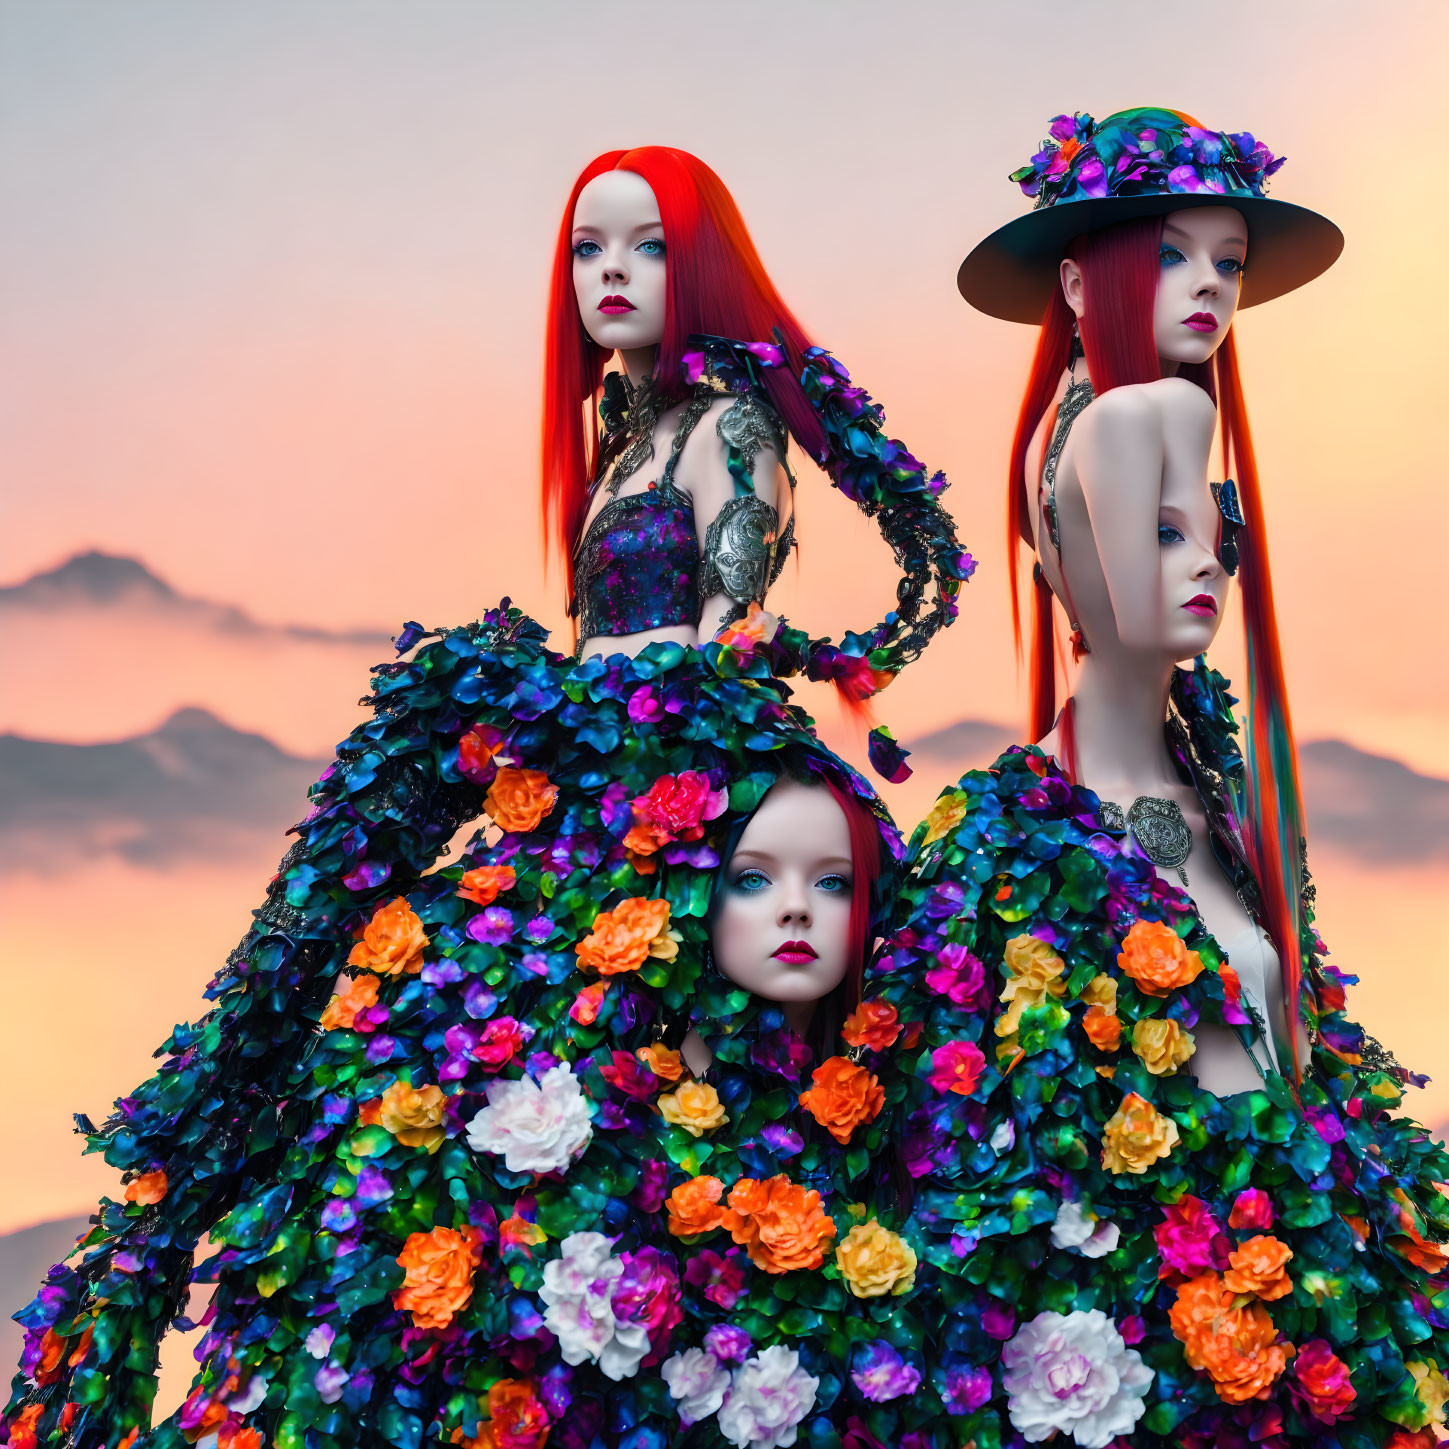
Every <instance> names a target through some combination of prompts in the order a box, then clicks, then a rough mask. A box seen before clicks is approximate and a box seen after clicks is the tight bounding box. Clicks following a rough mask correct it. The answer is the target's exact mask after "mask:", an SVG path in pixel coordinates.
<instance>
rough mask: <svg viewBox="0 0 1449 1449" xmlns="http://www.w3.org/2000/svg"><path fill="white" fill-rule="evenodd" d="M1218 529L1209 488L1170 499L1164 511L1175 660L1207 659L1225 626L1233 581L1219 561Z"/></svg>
mask: <svg viewBox="0 0 1449 1449" xmlns="http://www.w3.org/2000/svg"><path fill="white" fill-rule="evenodd" d="M1218 524H1219V514H1218V508H1217V504H1216V502H1215V501H1214V500H1213V496H1212V494H1211V493H1210V492H1209V491H1208V487H1207V484H1206V483H1201V484H1199V485H1198V486H1197V487H1195V488H1194V489H1192V491H1191V492H1190V493H1185V496H1184V497H1183V498H1182V499H1181V500H1177V499H1171V498H1168V497H1164V498H1163V501H1162V506H1161V507H1160V508H1159V510H1158V514H1157V552H1158V558H1159V561H1160V563H1161V569H1162V572H1161V577H1162V630H1163V645H1164V652H1165V653H1167V654H1170V655H1171V656H1172V658H1173V659H1175V660H1177V659H1191V658H1192V657H1193V656H1194V655H1195V654H1201V653H1202V652H1203V650H1205V649H1206V648H1207V647H1208V646H1209V645H1210V644H1211V643H1212V642H1213V640H1214V639H1215V638H1216V637H1217V632H1218V629H1219V628H1220V627H1221V625H1222V619H1223V606H1224V605H1225V604H1226V602H1227V597H1228V588H1229V585H1230V582H1231V581H1230V579H1229V578H1228V574H1227V572H1226V570H1225V569H1224V568H1223V566H1222V564H1221V563H1220V562H1219V560H1218V556H1217V547H1218Z"/></svg>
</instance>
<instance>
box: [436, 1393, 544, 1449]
mask: <svg viewBox="0 0 1449 1449" xmlns="http://www.w3.org/2000/svg"><path fill="white" fill-rule="evenodd" d="M548 1431H549V1421H548V1411H547V1409H545V1408H544V1406H543V1404H542V1403H541V1402H540V1401H539V1399H538V1396H537V1394H535V1393H534V1390H533V1382H532V1380H531V1379H499V1380H498V1382H497V1383H496V1384H494V1385H493V1387H492V1388H491V1389H489V1390H488V1417H487V1418H486V1419H485V1420H484V1421H483V1422H482V1423H481V1424H480V1425H479V1426H478V1437H477V1438H476V1439H470V1438H469V1437H468V1436H467V1435H466V1434H464V1432H463V1431H462V1429H454V1430H453V1437H452V1440H451V1441H450V1442H451V1443H454V1444H460V1445H462V1449H543V1445H544V1443H545V1441H546V1440H547V1439H548Z"/></svg>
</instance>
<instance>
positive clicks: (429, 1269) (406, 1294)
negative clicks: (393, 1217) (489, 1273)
mask: <svg viewBox="0 0 1449 1449" xmlns="http://www.w3.org/2000/svg"><path fill="white" fill-rule="evenodd" d="M482 1258H483V1249H482V1245H481V1240H480V1236H479V1233H478V1229H477V1228H474V1227H465V1228H463V1229H462V1231H457V1230H455V1229H453V1228H434V1229H433V1230H432V1232H430V1233H411V1234H409V1236H408V1240H407V1242H406V1243H405V1244H404V1245H403V1250H402V1252H401V1253H399V1254H398V1257H397V1261H398V1266H399V1267H401V1268H402V1269H404V1270H405V1271H406V1273H407V1278H406V1280H405V1281H404V1283H403V1286H402V1287H401V1288H399V1289H397V1290H396V1291H395V1292H394V1293H393V1295H392V1302H393V1307H394V1308H397V1309H399V1310H400V1311H401V1312H404V1313H411V1314H412V1316H413V1325H414V1327H416V1328H446V1327H447V1326H448V1325H449V1324H450V1323H451V1322H452V1321H453V1319H454V1318H455V1317H456V1316H457V1315H458V1314H459V1313H461V1312H462V1311H463V1310H464V1309H465V1308H466V1307H467V1306H468V1304H469V1303H470V1302H471V1301H472V1298H473V1269H474V1268H476V1267H477V1266H478V1264H479V1263H480V1262H481V1261H482Z"/></svg>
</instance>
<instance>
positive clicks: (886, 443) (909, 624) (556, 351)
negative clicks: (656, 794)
mask: <svg viewBox="0 0 1449 1449" xmlns="http://www.w3.org/2000/svg"><path fill="white" fill-rule="evenodd" d="M614 356H617V357H618V358H619V361H620V364H621V365H620V368H619V369H618V370H616V371H614V372H609V371H607V368H608V364H609V362H610V359H611V357H614ZM596 406H597V407H598V408H599V412H600V416H601V419H602V423H603V429H602V433H601V432H600V431H599V430H597V429H596V428H595V426H594V423H593V420H592V413H593V410H594V408H595V407H596ZM881 421H882V414H881V412H880V410H879V408H877V407H875V406H873V405H872V404H871V403H870V401H869V398H868V397H866V395H865V394H864V393H863V392H861V391H860V390H859V389H858V388H855V387H852V386H850V385H849V379H848V376H847V374H846V373H845V372H844V369H842V368H840V367H839V365H838V364H836V363H834V361H833V359H831V358H830V357H829V355H828V354H826V353H825V352H823V350H822V349H820V348H818V347H816V346H814V345H813V344H812V342H811V340H810V338H809V337H808V336H807V335H806V333H805V331H804V329H803V328H802V327H801V325H800V323H799V322H798V321H797V320H796V319H795V317H794V316H793V314H792V313H791V311H790V309H789V308H788V307H787V306H786V304H785V302H784V300H783V299H782V298H781V296H780V295H779V293H778V291H777V290H776V289H775V286H774V284H773V283H772V282H771V280H770V278H769V276H768V274H767V273H766V272H765V269H764V266H763V265H762V263H761V261H760V258H759V255H758V253H757V252H756V250H755V247H754V244H753V242H752V241H751V239H750V235H749V232H748V230H747V229H746V227H745V223H744V220H743V218H742V217H741V215H740V212H739V208H738V207H737V206H736V205H735V202H734V199H733V198H732V197H731V195H730V193H729V191H728V190H727V189H726V188H725V186H724V184H723V182H721V181H720V179H719V177H718V176H716V175H715V173H714V172H713V171H711V170H710V168H709V167H708V166H706V165H705V164H704V163H703V162H702V161H700V160H699V159H698V158H697V157H694V156H691V155H690V154H689V153H687V152H684V151H678V150H675V149H673V148H671V147H665V146H644V147H639V148H636V149H634V150H629V151H611V152H607V153H605V154H604V155H602V156H600V157H598V158H597V159H595V160H594V161H592V162H591V163H590V164H589V165H588V166H586V167H585V168H584V170H583V172H582V173H581V174H580V175H579V177H578V179H577V181H576V182H575V183H574V186H573V189H572V191H571V193H570V195H569V199H568V204H567V206H566V209H565V212H564V218H563V222H562V224H561V227H560V230H559V237H558V243H557V247H556V249H555V255H554V265H553V272H552V278H551V282H550V293H549V311H548V322H547V345H546V357H545V368H544V400H543V435H542V460H543V495H542V498H543V514H544V521H545V525H546V528H547V530H548V539H549V544H550V546H551V548H552V549H553V550H555V551H556V552H557V554H558V556H559V557H560V558H561V559H562V560H563V562H564V563H565V565H566V567H567V568H568V570H569V603H570V609H571V612H572V613H573V614H574V615H575V618H576V620H577V632H578V636H579V641H580V645H581V649H582V652H583V654H585V655H588V654H592V653H597V654H605V655H608V654H620V653H622V654H629V655H633V654H635V653H637V652H638V651H639V650H640V649H642V648H644V647H646V646H647V645H648V644H650V643H655V642H661V641H667V642H673V643H682V644H694V645H700V644H707V643H709V642H710V641H711V640H712V639H714V638H715V637H716V636H718V635H720V634H721V631H726V630H728V631H729V632H728V633H727V635H726V637H727V638H728V639H731V640H734V641H735V642H749V643H751V644H759V645H761V646H762V647H763V648H766V649H769V650H771V654H770V667H771V669H772V670H773V671H774V672H776V673H793V672H796V671H803V672H805V673H808V674H809V675H810V676H811V677H812V678H818V679H828V680H830V681H832V682H833V683H834V684H835V685H836V686H837V688H838V689H839V690H840V692H841V694H842V696H843V697H844V699H845V700H846V702H847V703H852V704H853V703H858V702H860V701H862V700H864V699H865V698H867V697H868V696H869V695H870V694H873V693H874V692H875V691H876V690H877V689H879V688H881V687H882V686H883V685H884V684H885V683H887V682H888V681H889V680H890V679H891V678H893V677H894V674H895V673H896V672H898V670H899V669H900V668H901V667H902V666H903V665H904V664H905V663H906V662H907V661H909V660H910V659H912V658H914V657H915V656H916V655H917V654H918V653H919V652H920V650H921V649H922V648H923V647H924V645H925V643H926V642H927V641H928V640H929V639H930V637H931V635H932V634H934V632H935V631H936V629H937V628H939V627H940V626H941V625H942V624H944V623H947V622H949V621H950V619H951V618H952V617H953V616H954V613H955V594H956V590H957V588H958V586H959V584H960V582H961V581H962V580H963V579H965V578H966V577H969V574H970V571H971V567H972V565H971V561H970V559H969V557H968V556H966V555H965V554H963V553H962V552H961V551H960V549H959V548H958V547H957V545H956V542H955V537H954V531H953V529H952V527H951V522H950V518H949V516H948V515H946V514H945V513H944V512H943V510H942V509H941V508H940V506H939V503H938V502H937V498H938V495H939V493H940V491H941V489H942V487H943V486H944V482H945V480H944V478H942V477H941V475H939V474H936V475H934V476H932V477H930V478H928V477H927V475H926V473H925V470H924V469H922V467H921V465H920V464H919V463H917V462H916V461H915V460H914V459H913V458H911V457H910V455H909V453H907V452H906V450H905V449H904V448H903V447H902V446H901V445H900V444H899V443H896V442H893V441H891V440H889V439H887V438H885V437H884V435H883V434H882V433H881V431H880V423H881ZM791 441H793V442H794V443H795V444H796V446H797V447H799V448H800V449H801V450H802V451H803V452H804V453H805V454H806V455H807V456H808V457H810V458H811V459H812V460H814V461H815V462H817V463H819V464H820V465H821V466H822V467H823V468H824V469H825V471H826V473H827V474H828V475H829V476H830V478H831V481H832V482H833V483H834V484H835V485H836V486H837V487H840V488H841V489H842V490H843V491H845V492H846V493H847V495H848V496H850V497H851V498H852V499H853V500H854V501H855V502H856V503H857V504H858V505H859V506H860V507H862V508H863V509H865V510H866V511H867V512H868V513H871V514H873V515H876V516H878V521H879V523H880V526H881V529H882V532H883V534H884V536H885V537H886V538H887V539H888V540H889V541H890V543H891V545H892V548H893V549H894V551H895V554H896V557H897V560H898V562H899V563H900V564H901V567H902V569H903V572H904V573H905V578H904V579H903V581H902V586H901V588H900V589H899V590H898V603H897V607H896V609H895V611H894V612H893V614H892V615H891V616H890V617H889V618H887V620H885V621H884V622H883V623H881V624H880V625H877V626H876V627H875V628H874V629H871V630H869V631H866V632H865V633H864V634H863V635H862V636H859V637H860V641H861V642H856V643H853V644H852V645H851V646H850V647H849V648H847V649H839V648H837V647H836V646H834V645H832V644H831V643H830V642H829V641H828V640H813V641H812V640H807V639H805V638H804V636H802V635H800V634H798V632H797V631H794V630H789V629H779V628H777V626H776V623H775V621H773V620H770V619H768V618H767V617H766V616H763V615H762V614H759V616H758V621H757V622H755V620H756V616H757V614H758V608H757V606H761V605H762V604H763V601H764V593H765V590H766V589H767V588H768V586H769V584H770V583H771V582H772V581H773V579H774V578H775V576H776V575H777V574H778V572H779V570H780V568H781V567H782V566H783V564H784V561H785V558H786V556H787V555H788V552H789V549H790V547H791V545H792V542H793V517H792V514H793V509H792V506H791V505H792V497H791V495H792V493H793V488H794V479H793V475H792V474H791V472H790V470H789V467H788V464H787V459H786V454H787V450H788V445H789V443H790V442H791ZM691 537H692V538H693V540H694V544H695V547H694V548H693V549H692V548H691V547H690V542H689V541H690V539H691ZM928 592H929V594H930V595H931V598H930V600H929V602H928V600H927V594H928ZM744 619H750V620H751V621H752V622H751V623H750V624H748V625H747V626H746V628H745V630H744V631H743V632H741V631H739V630H732V629H731V626H734V625H736V624H738V623H739V622H740V621H741V620H744ZM852 638H853V639H854V638H856V636H852Z"/></svg>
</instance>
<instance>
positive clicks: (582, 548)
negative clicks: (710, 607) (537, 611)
mask: <svg viewBox="0 0 1449 1449" xmlns="http://www.w3.org/2000/svg"><path fill="white" fill-rule="evenodd" d="M698 579H699V542H698V539H697V537H696V535H695V530H694V505H693V503H691V502H690V500H689V498H688V496H687V495H686V494H684V493H681V492H679V491H678V490H677V489H675V488H673V487H670V488H668V489H662V488H659V487H657V486H655V485H652V484H651V485H650V487H649V488H648V489H646V490H645V491H644V492H643V493H626V494H624V495H623V496H621V497H618V498H611V499H610V500H609V501H608V502H607V503H606V504H605V505H604V506H603V508H601V509H600V510H599V512H598V514H597V515H596V516H595V518H594V521H593V522H592V523H591V524H590V525H589V527H588V529H587V530H586V532H585V533H584V537H583V541H582V542H581V543H580V544H579V549H578V554H577V556H576V559H575V563H574V598H575V600H576V601H577V604H578V611H579V637H580V638H581V639H591V638H594V637H595V636H598V635H611V636H613V635H624V634H638V633H641V632H643V631H644V630H646V629H665V628H669V627H670V626H671V625H675V624H697V623H698V622H699V585H698Z"/></svg>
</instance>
